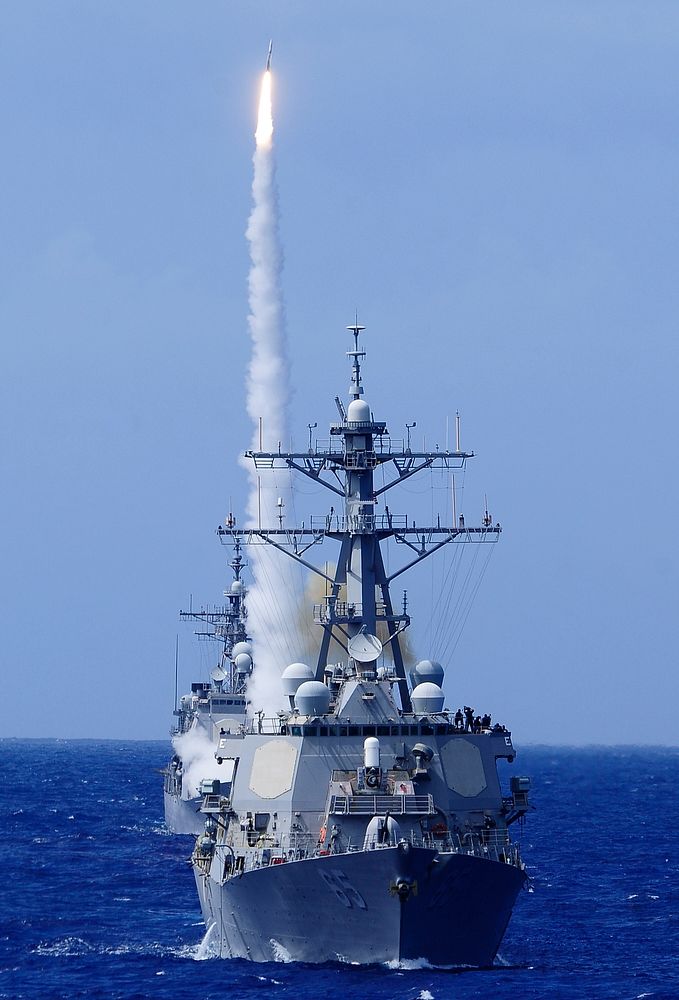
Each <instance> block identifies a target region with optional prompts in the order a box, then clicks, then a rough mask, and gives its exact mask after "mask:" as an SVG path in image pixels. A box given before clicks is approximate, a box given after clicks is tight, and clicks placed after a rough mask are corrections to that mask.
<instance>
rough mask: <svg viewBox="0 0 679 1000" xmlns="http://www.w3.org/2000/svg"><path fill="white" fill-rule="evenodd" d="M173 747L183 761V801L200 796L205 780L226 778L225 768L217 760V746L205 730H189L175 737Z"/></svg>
mask: <svg viewBox="0 0 679 1000" xmlns="http://www.w3.org/2000/svg"><path fill="white" fill-rule="evenodd" d="M172 746H173V747H174V750H175V753H176V754H177V756H178V757H181V761H182V770H183V775H182V798H183V799H190V798H194V797H195V796H196V795H198V793H199V791H200V783H201V781H203V779H211V778H223V777H224V768H223V767H220V765H219V764H218V763H217V761H216V760H215V745H214V743H213V742H212V741H211V740H210V737H209V736H208V734H207V733H206V731H205V730H204V729H189V731H188V732H187V733H181V734H180V735H178V736H173V737H172Z"/></svg>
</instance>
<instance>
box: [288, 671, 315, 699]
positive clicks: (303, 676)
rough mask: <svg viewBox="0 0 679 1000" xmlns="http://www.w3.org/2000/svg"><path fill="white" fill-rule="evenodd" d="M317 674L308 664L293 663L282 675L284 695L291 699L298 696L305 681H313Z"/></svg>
mask: <svg viewBox="0 0 679 1000" xmlns="http://www.w3.org/2000/svg"><path fill="white" fill-rule="evenodd" d="M314 677H315V673H314V671H313V670H312V668H311V667H308V666H307V665H306V663H291V664H290V665H289V666H288V667H286V668H285V670H284V671H283V673H282V674H281V682H282V684H283V694H284V695H286V697H288V698H290V697H291V696H292V695H295V694H297V689H298V687H299V686H300V684H303V683H304V681H312V680H313V679H314Z"/></svg>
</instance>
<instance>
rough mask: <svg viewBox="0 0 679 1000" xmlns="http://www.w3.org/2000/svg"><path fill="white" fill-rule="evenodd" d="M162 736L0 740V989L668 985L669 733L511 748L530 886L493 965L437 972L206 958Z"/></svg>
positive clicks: (4, 993) (676, 880)
mask: <svg viewBox="0 0 679 1000" xmlns="http://www.w3.org/2000/svg"><path fill="white" fill-rule="evenodd" d="M168 749H169V748H168V746H167V745H165V744H162V743H124V742H123V743H116V742H106V743H95V742H87V741H48V742H34V741H16V740H3V741H0V751H1V753H2V769H1V771H0V774H1V776H2V780H1V782H0V797H1V798H0V823H1V838H0V854H1V858H2V865H1V871H2V880H1V882H0V893H1V896H0V998H8V1000H38V998H39V1000H43V998H44V1000H56V998H77V997H87V998H88V1000H96V998H106V1000H123V998H124V1000H132V998H134V1000H137V998H139V1000H141V998H153V1000H184V998H186V1000H189V998H190V1000H240V998H258V1000H266V998H268V997H274V996H275V997H277V998H285V997H289V998H299V1000H305V998H316V997H318V996H321V997H342V998H343V1000H363V998H366V997H371V998H372V997H375V998H381V997H385V998H399V1000H440V998H461V1000H462V998H481V997H483V998H491V997H492V998H512V1000H531V998H543V997H583V998H599V997H602V998H608V997H611V998H616V1000H618V998H620V1000H626V998H630V1000H632V998H642V997H644V998H645V997H653V998H656V1000H663V998H670V997H672V998H674V997H677V998H679V750H675V749H648V748H606V749H602V748H596V749H584V750H583V749H577V750H575V749H558V750H557V749H551V748H537V747H536V748H529V749H525V750H524V751H523V752H521V753H520V756H519V758H518V760H517V765H515V772H516V773H527V774H530V775H531V776H532V778H533V787H534V791H533V801H534V803H535V805H536V807H537V808H536V811H535V812H534V813H533V814H531V816H530V817H529V819H528V822H527V824H526V827H525V830H524V833H523V837H522V841H523V850H524V856H525V858H526V861H527V863H528V870H529V873H530V875H531V890H530V891H529V892H524V893H521V895H520V898H519V900H518V903H517V906H516V909H515V912H514V916H513V918H512V921H511V923H510V926H509V930H508V932H507V935H506V937H505V940H504V942H503V945H502V947H501V953H500V956H499V958H498V960H497V964H496V967H495V968H493V969H490V970H484V971H471V970H465V971H457V972H442V971H435V970H432V969H428V968H415V969H397V968H386V967H381V966H373V967H367V968H366V967H355V966H348V965H340V964H337V965H324V966H321V967H318V966H308V965H299V964H294V963H293V964H283V963H276V964H269V965H257V964H253V963H249V962H245V961H222V960H219V959H210V958H205V957H204V955H205V949H202V948H201V941H202V938H203V927H202V924H201V919H200V910H199V907H198V903H197V898H196V894H195V888H194V883H193V876H192V874H191V870H190V868H189V866H188V865H187V863H186V860H187V857H188V855H189V852H190V840H187V839H186V838H178V837H174V836H171V835H168V833H167V832H166V830H165V829H164V827H163V821H162V778H161V776H160V775H159V773H158V770H159V769H160V768H161V767H162V766H163V765H164V763H165V761H166V758H167V756H168ZM309 919H310V921H312V920H313V919H314V915H313V914H309Z"/></svg>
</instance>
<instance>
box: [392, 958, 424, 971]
mask: <svg viewBox="0 0 679 1000" xmlns="http://www.w3.org/2000/svg"><path fill="white" fill-rule="evenodd" d="M384 964H385V965H386V967H387V968H388V969H403V970H404V971H405V972H417V971H418V970H420V969H432V968H433V966H432V964H431V963H430V962H428V961H427V959H426V958H401V959H398V958H393V959H392V960H391V961H390V962H385V963H384Z"/></svg>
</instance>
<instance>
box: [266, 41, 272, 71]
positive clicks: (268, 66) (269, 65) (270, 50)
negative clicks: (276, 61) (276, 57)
mask: <svg viewBox="0 0 679 1000" xmlns="http://www.w3.org/2000/svg"><path fill="white" fill-rule="evenodd" d="M272 50H273V39H272V40H271V41H270V42H269V52H268V55H267V57H266V71H267V73H269V72H270V70H271V52H272Z"/></svg>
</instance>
